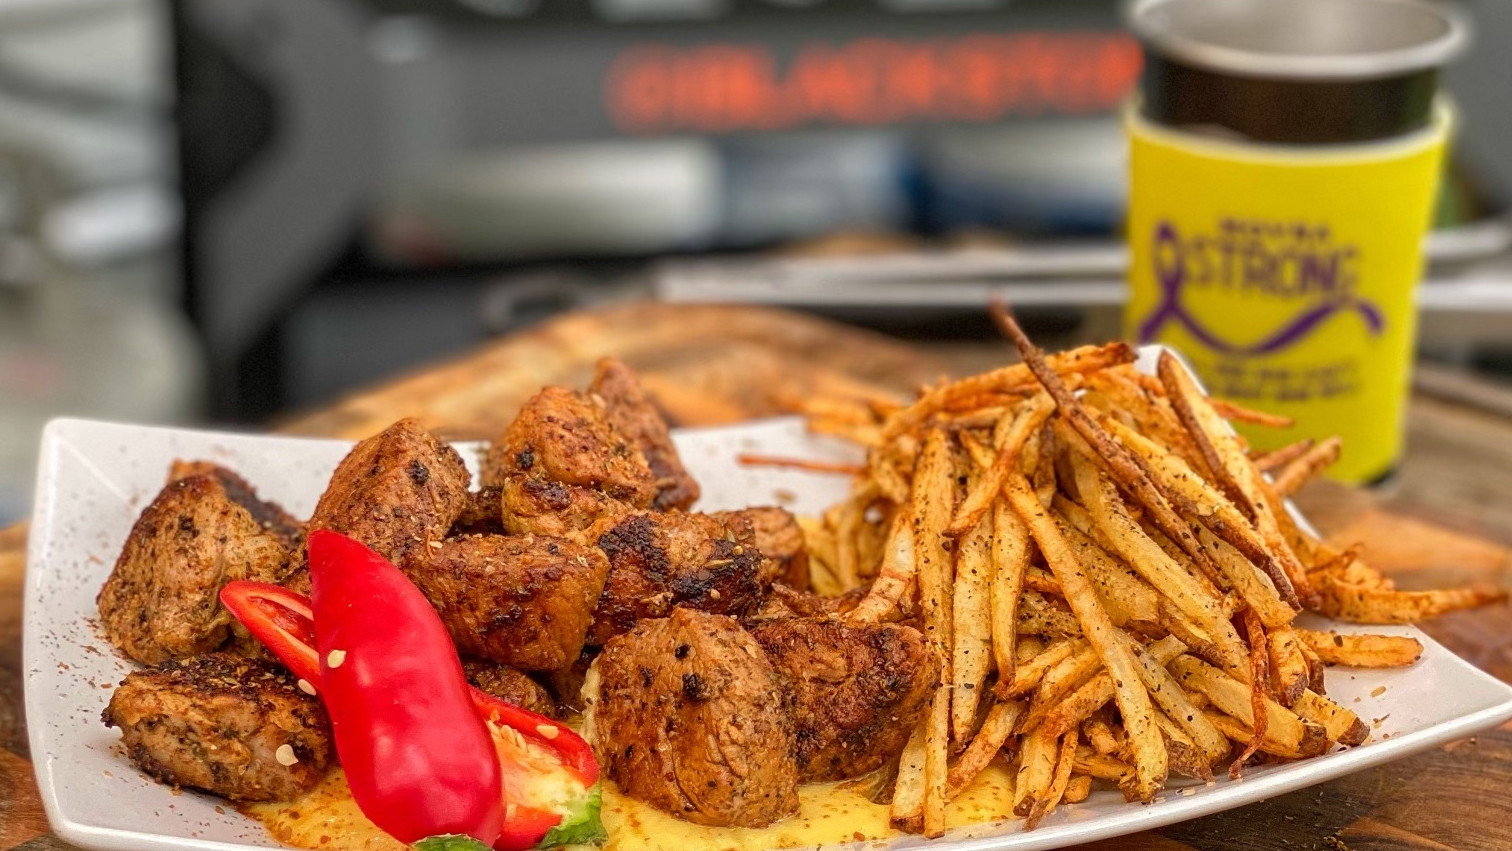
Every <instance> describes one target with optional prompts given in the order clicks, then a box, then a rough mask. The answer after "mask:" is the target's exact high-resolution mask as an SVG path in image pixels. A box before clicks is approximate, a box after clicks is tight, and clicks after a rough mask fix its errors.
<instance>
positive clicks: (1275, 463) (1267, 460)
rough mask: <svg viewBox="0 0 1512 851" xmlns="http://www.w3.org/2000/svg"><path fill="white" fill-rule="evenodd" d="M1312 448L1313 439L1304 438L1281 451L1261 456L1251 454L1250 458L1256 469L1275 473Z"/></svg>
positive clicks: (1273, 450) (1282, 448)
mask: <svg viewBox="0 0 1512 851" xmlns="http://www.w3.org/2000/svg"><path fill="white" fill-rule="evenodd" d="M1312 447H1313V439H1312V438H1310V437H1304V438H1302V439H1301V440H1299V441H1297V442H1295V443H1288V444H1286V445H1285V446H1283V447H1281V448H1279V449H1272V450H1271V451H1269V452H1261V453H1259V454H1254V453H1251V454H1250V458H1251V459H1253V460H1254V462H1255V469H1257V470H1259V471H1260V472H1262V473H1274V472H1275V471H1277V470H1279V469H1281V468H1282V467H1285V466H1286V465H1287V464H1290V463H1291V462H1292V461H1294V460H1296V459H1297V458H1300V457H1301V456H1302V455H1303V454H1304V453H1306V452H1307V450H1309V449H1311V448H1312Z"/></svg>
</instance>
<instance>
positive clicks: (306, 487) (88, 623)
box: [25, 419, 1512, 851]
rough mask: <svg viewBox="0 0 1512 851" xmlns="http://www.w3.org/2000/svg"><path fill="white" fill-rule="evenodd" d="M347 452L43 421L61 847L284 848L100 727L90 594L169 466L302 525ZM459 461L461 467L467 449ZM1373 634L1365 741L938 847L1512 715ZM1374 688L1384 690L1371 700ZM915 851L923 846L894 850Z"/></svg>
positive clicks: (793, 444) (278, 441) (834, 455)
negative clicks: (162, 777) (136, 760)
mask: <svg viewBox="0 0 1512 851" xmlns="http://www.w3.org/2000/svg"><path fill="white" fill-rule="evenodd" d="M677 441H678V445H679V448H680V449H681V450H682V453H683V458H684V460H685V461H686V463H687V465H688V467H689V469H690V470H691V471H692V473H693V475H694V476H696V477H697V478H698V480H699V482H700V483H701V484H702V486H703V489H704V498H703V501H702V503H701V507H703V508H706V509H725V508H740V507H744V506H747V505H754V504H762V503H767V504H770V503H774V502H775V503H777V504H781V505H784V506H786V507H787V508H789V509H791V510H793V511H795V512H799V513H803V512H817V511H819V510H820V509H822V508H824V507H826V506H827V505H829V504H831V503H832V502H834V501H835V500H837V499H839V498H840V497H842V496H843V495H844V493H845V491H846V485H847V480H846V479H845V477H842V476H834V475H821V474H815V473H807V472H802V471H794V470H779V469H772V468H764V467H741V466H740V465H739V464H737V463H736V460H735V459H736V456H737V455H738V454H740V453H742V452H756V453H763V454H771V455H783V456H789V457H804V458H821V459H837V460H853V459H854V458H855V457H856V453H855V451H854V449H852V448H850V447H847V446H844V445H842V444H840V443H838V442H836V441H834V440H829V439H824V438H815V437H812V436H810V435H807V434H805V433H804V430H803V427H802V424H801V423H800V422H799V421H798V420H795V419H786V420H773V421H770V422H764V423H758V424H754V425H746V426H737V427H732V428H721V429H707V430H698V431H687V432H682V433H680V434H678V436H677ZM349 445H350V444H347V443H343V442H339V441H326V440H305V439H293V438H284V437H259V436H250V435H240V434H225V433H214V432H198V431H184V430H176V429H161V428H145V427H139V426H125V425H112V424H106V423H97V422H86V421H81V420H59V421H56V422H53V423H52V424H51V425H49V426H48V428H47V431H46V433H45V434H44V436H43V446H42V465H41V471H40V475H39V486H38V494H37V501H36V514H35V519H34V521H33V526H32V532H31V547H30V552H29V561H28V568H27V590H26V627H25V654H26V658H25V663H26V714H27V721H28V723H29V726H30V730H31V750H32V757H33V759H34V760H35V762H36V772H37V782H38V785H39V786H40V788H41V791H42V800H43V803H44V804H45V806H46V808H47V814H48V818H49V819H50V820H51V821H52V825H53V828H54V829H55V830H56V831H57V833H58V834H59V835H60V836H61V837H62V838H63V839H65V840H68V841H69V842H72V843H75V844H77V845H80V846H84V847H86V848H98V849H107V851H155V849H184V848H203V849H227V851H229V849H234V848H244V847H248V846H257V847H268V846H276V843H275V842H273V841H272V840H271V839H269V838H268V836H267V834H266V833H264V832H263V829H262V827H261V826H260V825H258V824H256V823H254V822H252V821H249V820H247V819H245V818H243V817H241V816H240V815H238V814H236V812H235V811H233V810H232V809H231V808H230V807H227V806H224V805H223V804H222V803H221V802H220V801H218V800H216V799H212V798H210V797H208V796H201V795H197V794H194V793H188V792H186V793H184V794H182V795H179V796H174V795H173V794H171V793H170V792H169V790H168V788H167V787H164V786H161V785H158V784H156V783H154V782H152V781H151V780H149V779H147V778H146V777H145V776H144V775H142V774H141V773H140V772H138V771H137V770H136V769H135V768H134V767H133V766H132V765H131V764H130V763H129V762H127V761H126V759H125V758H124V757H123V756H122V755H121V754H120V753H119V752H118V748H117V746H116V741H117V733H116V731H114V730H109V729H107V728H105V727H104V726H103V725H102V724H101V723H100V710H101V709H103V708H104V706H105V704H106V701H107V700H108V699H109V697H110V693H111V692H110V689H111V688H112V687H113V685H114V684H115V683H116V682H117V681H119V680H120V679H121V677H122V676H123V675H125V673H126V672H127V671H128V670H130V668H131V665H130V663H128V662H126V661H125V660H124V659H122V658H121V657H119V656H118V655H117V654H116V653H115V652H114V651H113V650H112V649H111V648H110V646H109V645H108V644H107V643H106V642H105V641H104V640H103V639H102V638H101V637H100V635H99V634H98V632H97V631H96V628H95V625H94V622H93V618H94V616H95V603H94V600H95V594H96V593H97V592H98V591H99V588H100V585H101V583H102V582H104V580H105V577H106V576H107V575H108V574H109V572H110V569H111V567H112V565H113V564H114V562H115V557H116V553H117V552H118V551H119V550H120V547H121V544H122V542H123V541H124V540H125V537H126V534H127V532H128V531H129V529H130V528H131V524H132V522H133V521H134V520H135V518H136V516H137V513H138V512H139V511H140V510H141V509H142V507H143V506H145V505H146V504H147V502H148V501H150V500H151V499H152V497H153V496H154V495H155V494H156V493H157V491H158V489H159V488H160V487H161V485H162V480H163V475H164V473H165V471H166V470H167V468H168V464H169V462H170V461H171V460H173V459H174V458H208V459H210V460H214V461H217V462H219V463H222V464H225V465H227V466H229V467H231V468H232V469H235V470H237V471H238V472H240V473H241V474H242V475H243V476H245V477H246V478H247V479H248V480H249V481H250V482H252V483H253V485H255V486H256V487H257V488H258V490H259V492H260V493H261V494H262V495H263V496H264V497H266V498H269V499H274V500H277V501H279V502H281V503H282V504H283V505H284V506H285V507H287V508H288V509H289V510H291V511H292V512H294V513H295V514H296V515H300V516H307V515H308V513H309V511H310V509H311V508H312V507H313V505H314V502H315V499H316V497H317V496H318V495H319V492H320V490H321V489H322V487H323V486H324V483H325V480H326V479H327V477H328V476H329V475H330V472H331V470H332V469H333V468H334V467H335V465H336V462H337V461H339V460H340V458H341V457H342V455H343V454H344V453H345V452H346V450H347V448H348V446H349ZM463 454H464V456H465V457H469V461H471V460H472V459H471V457H470V456H473V455H475V454H476V453H475V452H473V451H464V452H463ZM1371 629H1372V630H1374V631H1389V632H1395V633H1401V634H1410V635H1415V636H1417V637H1418V638H1419V639H1421V640H1422V642H1423V645H1424V652H1423V658H1422V661H1421V662H1419V663H1418V664H1417V665H1415V666H1413V667H1412V668H1410V669H1407V670H1402V671H1363V670H1361V671H1352V670H1348V669H1341V668H1335V669H1331V670H1330V671H1329V674H1328V680H1329V694H1330V695H1332V696H1333V697H1334V698H1335V699H1337V700H1338V701H1339V702H1340V703H1342V704H1343V705H1344V706H1346V707H1349V708H1350V709H1353V710H1354V711H1356V712H1357V713H1359V715H1360V716H1361V717H1362V718H1364V719H1365V720H1366V721H1367V722H1369V721H1371V720H1372V719H1384V720H1383V721H1382V722H1381V723H1380V724H1379V726H1377V727H1376V728H1375V729H1374V730H1373V731H1372V739H1371V741H1370V742H1369V743H1367V744H1365V745H1363V746H1361V747H1358V748H1354V749H1352V750H1344V751H1339V752H1336V753H1331V754H1328V755H1326V756H1322V757H1318V758H1316V759H1310V760H1306V761H1303V762H1297V763H1292V764H1289V765H1282V766H1273V767H1267V768H1258V769H1252V770H1250V771H1249V772H1248V773H1246V775H1245V776H1244V778H1243V779H1242V780H1240V781H1230V780H1227V779H1225V780H1220V781H1218V782H1217V783H1215V784H1214V785H1212V786H1203V785H1200V784H1198V785H1196V786H1192V787H1187V788H1181V789H1178V788H1172V789H1170V790H1168V791H1167V792H1166V793H1165V794H1164V795H1163V796H1162V797H1160V798H1158V799H1157V800H1156V801H1155V802H1154V803H1152V804H1149V805H1147V806H1141V805H1139V804H1129V803H1125V802H1124V801H1123V799H1122V797H1121V796H1120V795H1118V794H1117V793H1116V792H1099V793H1097V794H1094V795H1093V796H1092V798H1090V799H1089V800H1088V801H1087V802H1085V803H1082V804H1076V805H1071V806H1066V807H1062V808H1061V809H1059V810H1057V812H1056V813H1055V814H1054V815H1053V816H1051V817H1050V818H1048V819H1046V820H1045V822H1044V823H1043V824H1042V825H1041V826H1040V827H1039V828H1038V829H1036V830H1034V831H1032V832H1029V833H1025V832H1023V831H1022V830H1020V827H1019V823H1018V822H1007V823H1003V824H999V825H984V826H979V827H974V828H971V829H963V830H960V831H956V832H954V833H952V834H951V836H949V837H948V838H946V839H945V840H941V841H939V842H937V843H935V845H936V846H937V847H940V848H949V849H951V851H985V849H1020V851H1023V849H1035V848H1054V847H1060V846H1064V845H1071V844H1075V843H1080V842H1089V841H1092V840H1095V839H1103V838H1106V837H1110V836H1118V835H1121V834H1127V833H1133V832H1135V831H1140V830H1147V829H1150V828H1154V827H1159V826H1161V825H1165V824H1170V823H1172V822H1177V821H1182V820H1185V819H1190V818H1194V817H1196V816H1201V815H1206V814H1208V813H1213V812H1217V811H1220V810H1226V809H1230V808H1232V807H1237V806H1241V805H1243V804H1248V803H1252V802H1254V801H1258V800H1261V799H1262V798H1269V797H1274V796H1276V795H1279V794H1282V793H1284V792H1289V791H1292V790H1295V789H1300V788H1302V787H1305V786H1309V785H1312V784H1314V783H1321V782H1323V781H1325V780H1330V779H1332V778H1335V777H1339V776H1341V775H1344V774H1348V773H1350V772H1354V771H1359V770H1361V769H1364V768H1368V767H1370V766H1374V765H1378V764H1380V763H1383V762H1387V761H1389V760H1394V759H1400V758H1401V757H1404V756H1407V755H1409V754H1412V753H1416V752H1418V751H1422V750H1426V749H1428V748H1431V747H1434V746H1435V745H1439V744H1443V743H1445V742H1448V741H1451V740H1454V739H1458V738H1461V737H1463V736H1466V735H1468V734H1470V733H1473V732H1475V731H1477V730H1481V729H1485V728H1488V727H1493V726H1495V725H1497V724H1499V723H1501V722H1503V721H1506V720H1508V719H1512V688H1508V687H1507V686H1506V685H1504V684H1502V683H1501V682H1498V681H1497V680H1495V679H1493V678H1492V677H1490V676H1488V675H1486V674H1484V673H1482V672H1481V671H1479V670H1477V669H1475V668H1474V667H1472V666H1470V665H1469V664H1467V663H1465V662H1463V661H1461V660H1460V659H1458V658H1456V657H1455V656H1454V655H1453V654H1451V653H1450V652H1449V651H1447V650H1445V649H1444V648H1443V647H1442V646H1440V645H1439V644H1437V643H1435V642H1434V641H1433V640H1432V639H1430V638H1428V637H1427V636H1425V635H1423V634H1422V633H1421V632H1419V631H1417V630H1415V629H1412V628H1395V629H1384V630H1383V629H1381V628H1379V627H1372V628H1371ZM1340 630H1341V631H1351V629H1350V628H1349V627H1340ZM1381 687H1384V688H1385V691H1384V692H1382V693H1381V694H1380V695H1379V696H1372V692H1373V691H1374V690H1376V689H1377V688H1381ZM923 844H927V843H926V842H925V841H924V840H919V839H905V840H900V841H899V842H897V843H895V845H896V846H897V847H913V846H918V845H923Z"/></svg>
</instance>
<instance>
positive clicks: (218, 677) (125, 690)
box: [101, 653, 335, 801]
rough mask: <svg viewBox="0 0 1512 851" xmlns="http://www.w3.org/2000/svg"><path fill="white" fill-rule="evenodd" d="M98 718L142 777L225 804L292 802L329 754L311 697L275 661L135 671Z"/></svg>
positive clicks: (181, 663)
mask: <svg viewBox="0 0 1512 851" xmlns="http://www.w3.org/2000/svg"><path fill="white" fill-rule="evenodd" d="M101 720H102V721H104V722H105V725H106V726H107V727H119V728H120V730H121V743H122V745H124V747H125V750H126V754H127V756H128V757H130V758H131V761H132V762H134V763H136V764H137V766H138V767H140V768H141V769H142V770H143V771H145V772H146V773H147V774H149V775H151V776H152V777H154V778H156V779H157V780H159V781H161V782H163V783H166V784H168V785H170V786H185V787H190V788H194V789H202V790H204V791H206V792H210V793H212V794H215V795H220V796H221V797H223V798H227V799H229V800H232V801H288V800H292V799H294V798H296V797H298V796H299V795H300V794H302V793H304V792H306V791H309V790H310V789H311V788H313V787H314V786H315V784H317V783H319V782H320V780H321V778H322V777H324V776H325V772H326V769H327V768H328V767H329V766H330V765H331V763H332V761H333V756H334V753H335V750H334V748H333V746H332V744H331V732H330V722H329V721H328V720H327V718H326V713H325V708H324V707H322V706H321V704H320V701H319V700H318V699H316V698H315V697H313V696H311V695H309V694H306V693H305V692H303V691H301V690H300V689H299V687H298V686H297V685H296V684H295V681H294V678H293V676H291V675H290V674H289V673H288V672H287V671H285V670H283V668H282V667H281V666H279V665H278V664H277V663H273V662H265V661H262V660H259V659H248V658H245V657H241V656H233V655H231V654H228V653H208V654H205V655H203V656H195V657H192V658H190V659H184V660H170V661H167V662H164V663H162V664H160V665H158V666H156V667H153V668H148V669H147V670H143V671H133V672H132V673H130V674H128V675H126V679H124V680H122V681H121V684H120V686H119V687H118V688H117V689H116V690H115V694H113V695H111V698H110V704H109V705H108V706H106V707H105V711H104V713H102V715H101Z"/></svg>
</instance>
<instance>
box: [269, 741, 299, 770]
mask: <svg viewBox="0 0 1512 851" xmlns="http://www.w3.org/2000/svg"><path fill="white" fill-rule="evenodd" d="M273 758H274V759H276V760H278V764H279V765H284V766H289V765H294V764H295V763H297V762H299V757H298V756H295V754H294V746H293V745H291V744H288V743H287V742H285V743H284V744H281V745H279V746H278V750H276V751H274V752H273Z"/></svg>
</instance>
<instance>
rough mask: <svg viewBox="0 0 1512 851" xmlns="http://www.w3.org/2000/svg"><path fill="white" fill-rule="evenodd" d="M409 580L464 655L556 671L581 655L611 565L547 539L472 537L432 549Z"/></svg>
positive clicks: (585, 549) (591, 551) (408, 568)
mask: <svg viewBox="0 0 1512 851" xmlns="http://www.w3.org/2000/svg"><path fill="white" fill-rule="evenodd" d="M405 572H406V573H407V575H408V576H409V578H410V579H411V580H413V581H414V583H415V584H416V585H417V586H418V587H419V588H420V590H421V591H422V592H423V593H424V594H425V596H426V598H427V599H429V600H430V601H431V605H433V606H435V607H436V611H437V612H438V613H439V614H440V615H441V620H442V621H443V622H444V623H445V624H446V628H447V629H448V630H449V631H450V632H451V635H452V639H453V640H454V641H455V642H456V644H457V647H458V648H459V649H461V650H462V651H463V652H464V653H471V654H473V655H476V656H479V657H482V658H484V659H488V660H491V661H494V662H499V663H503V664H505V665H510V666H513V667H516V668H520V669H523V670H528V671H555V670H558V669H560V668H565V667H567V666H569V665H571V664H572V663H573V662H574V661H575V660H576V659H577V658H578V654H579V653H581V652H582V649H583V640H584V638H585V637H586V636H587V634H588V626H589V622H590V616H591V613H592V611H593V607H594V604H595V603H596V602H597V601H598V599H599V595H600V593H601V592H602V591H603V589H604V579H605V576H606V575H607V574H608V572H609V560H608V559H607V558H605V557H604V554H603V552H601V551H600V550H598V549H597V548H595V547H591V546H587V545H584V544H578V543H574V542H572V541H568V540H564V539H562V538H550V537H546V536H542V535H523V536H518V537H505V536H501V535H468V536H465V537H461V538H452V539H449V540H446V541H443V542H439V543H437V544H436V545H435V546H433V547H429V548H427V551H426V553H425V554H424V555H416V556H415V557H412V558H411V559H410V561H409V562H408V563H407V564H406V565H405Z"/></svg>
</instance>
